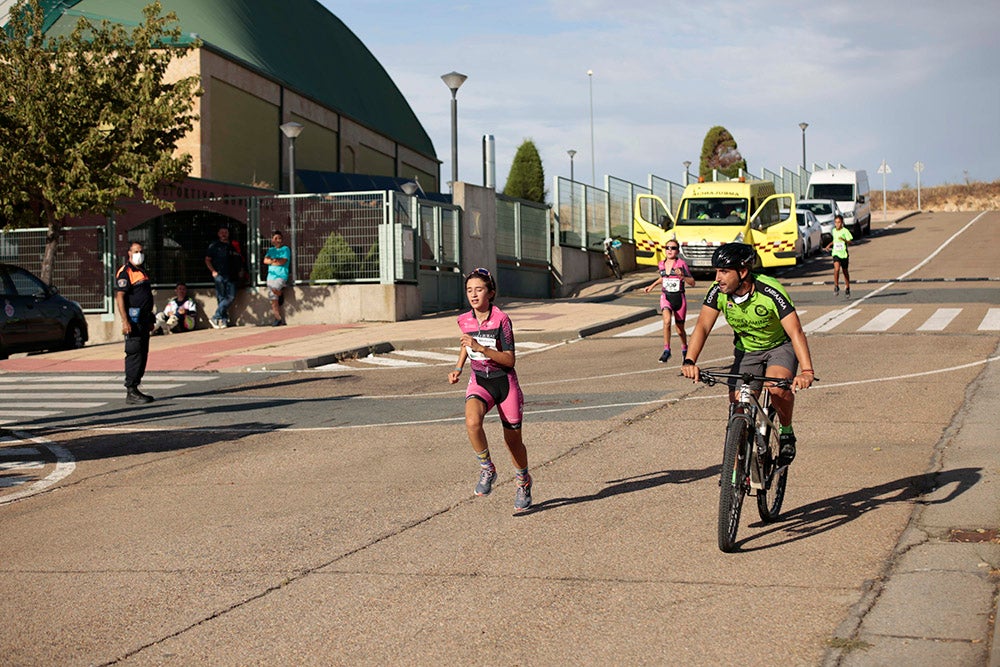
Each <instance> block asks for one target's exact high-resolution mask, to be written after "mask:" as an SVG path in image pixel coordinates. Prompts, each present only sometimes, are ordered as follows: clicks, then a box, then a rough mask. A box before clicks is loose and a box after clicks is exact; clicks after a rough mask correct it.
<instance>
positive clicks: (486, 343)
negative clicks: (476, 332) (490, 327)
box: [465, 336, 497, 361]
mask: <svg viewBox="0 0 1000 667" xmlns="http://www.w3.org/2000/svg"><path fill="white" fill-rule="evenodd" d="M472 338H473V340H475V341H476V342H477V343H479V344H480V345H482V346H483V347H488V348H490V349H491V350H495V349H497V339H496V338H493V337H492V336H473V337H472ZM465 350H466V351H467V352H468V353H469V359H475V360H476V361H488V360H489V357H487V356H486V355H485V354H483V353H482V352H474V351H473V350H472V348H471V347H468V346H466V348H465Z"/></svg>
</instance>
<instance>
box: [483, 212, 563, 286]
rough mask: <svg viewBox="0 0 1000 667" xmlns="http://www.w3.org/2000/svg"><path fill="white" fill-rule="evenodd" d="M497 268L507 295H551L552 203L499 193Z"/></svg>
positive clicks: (500, 281) (500, 282)
mask: <svg viewBox="0 0 1000 667" xmlns="http://www.w3.org/2000/svg"><path fill="white" fill-rule="evenodd" d="M496 207H497V208H496V211H497V270H498V272H499V275H498V278H499V284H500V285H501V286H502V289H503V293H504V294H505V295H507V296H519V297H527V298H549V297H551V296H552V282H551V280H550V279H549V276H550V275H551V271H550V269H551V266H552V244H551V242H550V239H549V207H548V206H546V205H544V204H538V203H536V202H530V201H526V200H524V199H516V198H514V197H507V196H504V195H502V194H500V193H497V195H496Z"/></svg>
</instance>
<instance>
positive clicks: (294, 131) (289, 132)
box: [280, 121, 305, 285]
mask: <svg viewBox="0 0 1000 667" xmlns="http://www.w3.org/2000/svg"><path fill="white" fill-rule="evenodd" d="M304 127H305V126H304V125H302V123H296V122H295V121H288V122H287V123H282V124H281V126H280V129H281V132H282V133H283V134H284V135H285V136H286V137H287V138H288V194H290V195H292V198H291V199H289V200H288V203H289V207H288V212H289V219H288V220H289V224H290V225H291V228H292V229H291V239H290V241H291V246H289V247H290V249H291V255H292V258H291V260H289V262H288V277H289V284H290V285H294V284H295V283H296V277H297V272H296V266H297V262H298V260H297V259H296V258H297V257H298V254H299V253H298V246H296V236H295V137H297V136H299V135H300V134H301V133H302V130H303V129H304Z"/></svg>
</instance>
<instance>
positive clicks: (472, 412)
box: [448, 269, 531, 512]
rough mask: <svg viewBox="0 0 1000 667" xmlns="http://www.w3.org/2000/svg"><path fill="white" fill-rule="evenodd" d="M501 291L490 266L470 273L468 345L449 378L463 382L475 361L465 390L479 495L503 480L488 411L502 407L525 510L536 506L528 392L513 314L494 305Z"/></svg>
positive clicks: (518, 507) (518, 502) (519, 504)
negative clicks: (526, 417)
mask: <svg viewBox="0 0 1000 667" xmlns="http://www.w3.org/2000/svg"><path fill="white" fill-rule="evenodd" d="M496 292H497V287H496V283H495V282H494V280H493V276H492V275H490V272H489V271H487V270H486V269H476V270H475V271H473V272H472V273H470V274H469V275H468V276H466V277H465V295H466V297H467V298H468V299H469V305H471V306H472V310H470V311H469V312H467V313H464V314H462V315H460V316H459V318H458V328H459V329H460V330H461V332H462V336H461V338H460V339H459V342H460V343H461V345H462V349H461V351H460V352H459V353H458V363H457V364H456V366H455V369H454V370H452V372H451V373H449V374H448V382H450V383H451V384H455V383H456V382H458V379H459V377H460V376H461V375H462V368H463V367H464V366H465V360H466V359H469V366H470V367H471V368H472V373H471V374H470V376H469V385H468V388H467V389H466V391H465V430H466V431H467V432H468V434H469V442H471V443H472V450H473V451H474V452H475V453H476V457H477V458H478V460H479V466H480V471H479V482H478V483H477V484H476V495H477V496H486V495H489V493H490V491H492V490H493V484H494V482H496V479H497V469H496V466H495V465H493V460H492V459H491V458H490V449H489V446H488V444H487V442H486V431H484V430H483V419H484V418H485V417H486V413H487V412H489V411H490V410H491V409H493V407H494V406H496V409H497V414H498V415H499V416H500V423H501V424H502V425H503V439H504V443H506V445H507V449H508V450H509V451H510V458H511V461H513V463H514V468H515V477H516V481H517V489H516V491H515V494H514V510H515V511H518V512H520V511H522V510H526V509H528V508H529V507H531V475H529V474H528V452H527V450H526V449H525V447H524V442H523V441H522V439H521V416H522V414H523V413H524V395H523V394H522V393H521V387H520V385H519V384H518V383H517V373H516V372H515V371H514V361H515V359H514V328H513V326H512V325H511V323H510V318H509V317H507V315H506V314H504V312H503V311H501V310H500V309H499V308H497V307H496V306H494V305H493V299H494V298H495V297H496Z"/></svg>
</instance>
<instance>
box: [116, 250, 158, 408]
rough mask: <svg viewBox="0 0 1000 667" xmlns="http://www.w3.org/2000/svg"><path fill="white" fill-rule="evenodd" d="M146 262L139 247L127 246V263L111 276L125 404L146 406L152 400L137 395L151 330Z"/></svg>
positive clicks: (151, 308)
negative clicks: (121, 346) (122, 344)
mask: <svg viewBox="0 0 1000 667" xmlns="http://www.w3.org/2000/svg"><path fill="white" fill-rule="evenodd" d="M145 261H146V258H145V256H144V255H143V252H142V244H141V243H139V242H134V243H132V244H130V245H129V249H128V261H126V262H125V265H124V266H122V267H121V268H120V269H118V272H117V273H116V274H115V304H116V305H117V306H118V316H119V317H121V320H122V334H124V335H125V390H126V394H125V402H126V403H131V404H142V403H150V402H152V400H153V397H152V396H150V395H148V394H144V393H142V392H141V391H139V384H140V383H141V382H142V376H143V375H145V373H146V361H147V360H148V359H149V335H150V332H152V330H153V286H152V281H151V280H150V279H149V274H148V273H146V270H145V269H144V268H143V267H142V265H143V263H144V262H145Z"/></svg>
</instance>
